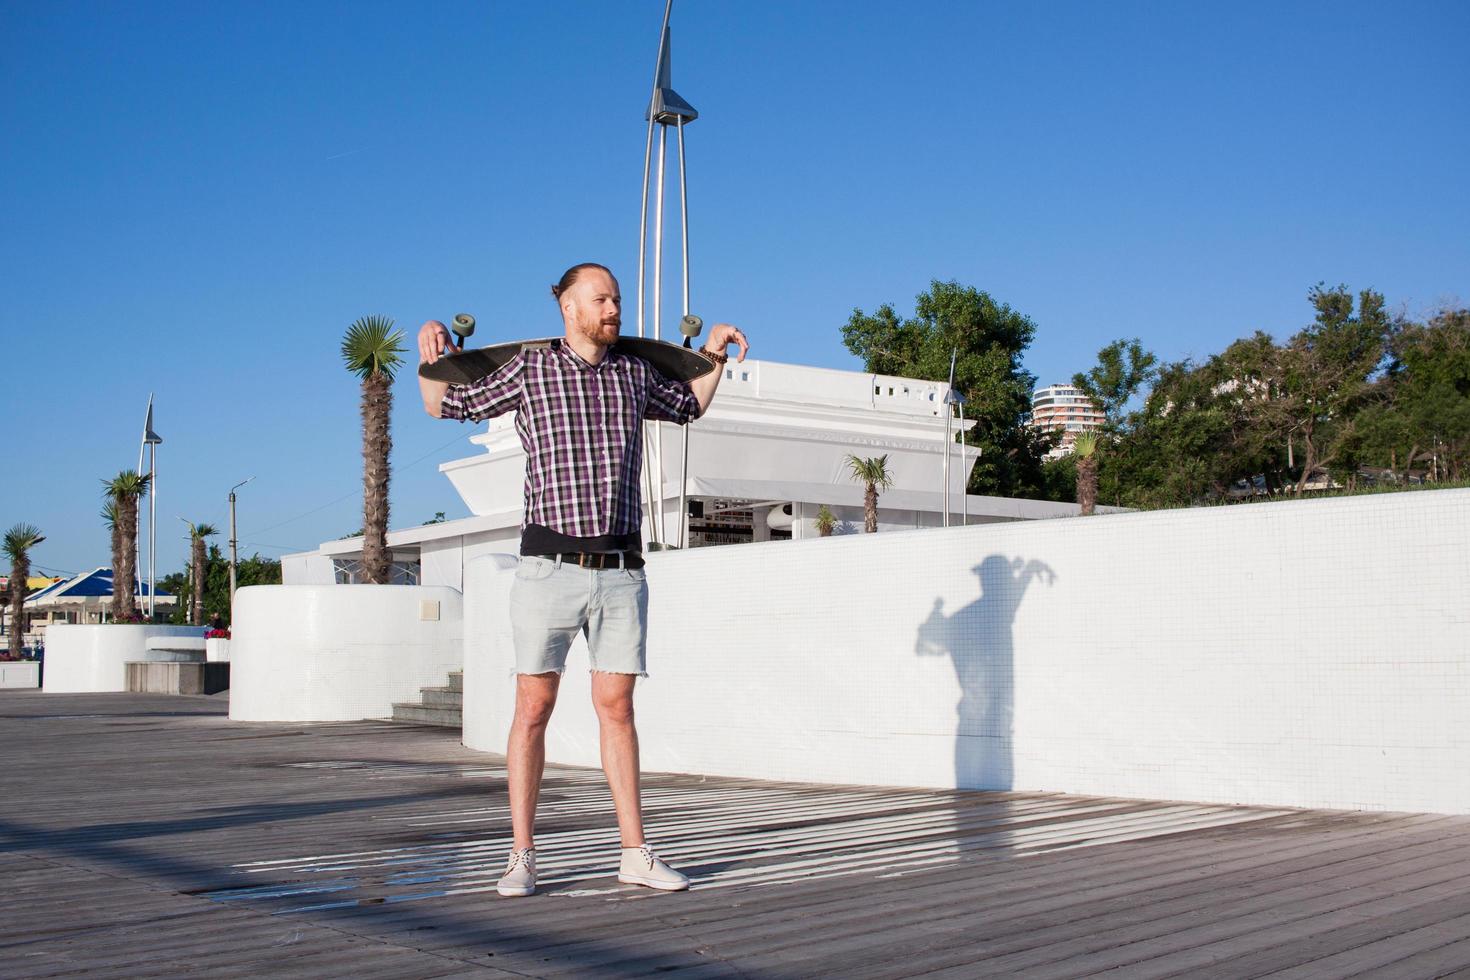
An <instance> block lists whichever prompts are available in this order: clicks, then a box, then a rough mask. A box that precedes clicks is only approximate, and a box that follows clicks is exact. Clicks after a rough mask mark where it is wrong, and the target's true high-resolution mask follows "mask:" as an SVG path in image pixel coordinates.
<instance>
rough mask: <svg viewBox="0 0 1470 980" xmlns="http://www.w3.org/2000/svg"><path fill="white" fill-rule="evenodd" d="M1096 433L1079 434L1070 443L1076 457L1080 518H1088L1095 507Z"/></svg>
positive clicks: (1097, 441)
mask: <svg viewBox="0 0 1470 980" xmlns="http://www.w3.org/2000/svg"><path fill="white" fill-rule="evenodd" d="M1098 443H1099V440H1098V433H1096V432H1080V433H1078V434H1077V440H1076V441H1075V442H1073V443H1072V451H1073V453H1074V454H1075V455H1076V456H1077V504H1078V506H1079V507H1080V508H1081V511H1080V516H1082V517H1087V516H1089V515H1090V514H1091V513H1092V511H1093V508H1095V507H1096V506H1097V447H1098Z"/></svg>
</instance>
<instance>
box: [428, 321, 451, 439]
mask: <svg viewBox="0 0 1470 980" xmlns="http://www.w3.org/2000/svg"><path fill="white" fill-rule="evenodd" d="M455 353H458V348H456V347H455V346H454V345H453V344H452V343H450V342H449V328H448V327H446V326H444V324H442V323H440V322H439V321H438V320H430V321H429V322H428V323H426V324H424V325H423V326H422V327H419V363H421V364H433V363H434V362H435V361H437V360H439V356H440V355H441V354H455ZM448 390H449V385H448V384H446V383H445V382H443V381H430V380H429V379H428V378H425V377H423V376H420V377H419V393H420V394H421V395H423V397H424V411H426V412H428V413H429V414H430V415H431V416H433V417H434V418H436V419H437V418H439V417H440V415H439V407H440V404H441V403H442V402H443V401H444V393H445V392H446V391H448Z"/></svg>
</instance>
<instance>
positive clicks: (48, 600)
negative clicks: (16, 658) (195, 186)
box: [26, 568, 173, 606]
mask: <svg viewBox="0 0 1470 980" xmlns="http://www.w3.org/2000/svg"><path fill="white" fill-rule="evenodd" d="M133 594H134V595H137V596H143V597H147V595H148V583H147V582H144V583H142V585H141V587H140V588H137V589H135V590H134V592H133ZM111 597H112V569H110V568H95V569H93V570H92V571H90V572H83V573H82V574H81V575H77V576H74V577H72V578H69V579H66V580H65V581H62V582H55V583H53V584H51V585H48V586H46V588H44V589H41V590H39V591H36V592H32V593H31V594H30V595H28V596H26V605H28V606H29V605H31V604H32V603H37V604H41V601H42V600H45V604H46V605H50V604H52V603H56V602H63V601H65V600H67V599H81V600H85V599H104V598H111ZM154 598H158V599H172V598H173V595H172V594H171V593H168V592H164V591H163V590H162V589H160V590H159V591H158V593H157V595H155V597H154Z"/></svg>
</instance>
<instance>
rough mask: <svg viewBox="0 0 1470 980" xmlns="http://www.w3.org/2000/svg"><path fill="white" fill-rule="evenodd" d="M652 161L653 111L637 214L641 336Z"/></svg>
mask: <svg viewBox="0 0 1470 980" xmlns="http://www.w3.org/2000/svg"><path fill="white" fill-rule="evenodd" d="M652 161H653V112H652V111H651V103H650V111H649V113H648V143H647V144H646V145H645V146H644V147H643V208H642V213H641V214H639V216H638V336H639V337H642V336H643V288H644V285H645V282H644V280H646V279H647V278H648V172H649V165H650V164H651V163H652Z"/></svg>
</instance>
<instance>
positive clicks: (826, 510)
mask: <svg viewBox="0 0 1470 980" xmlns="http://www.w3.org/2000/svg"><path fill="white" fill-rule="evenodd" d="M812 523H813V524H814V525H816V528H817V535H818V536H819V537H823V538H830V537H831V536H832V529H833V528H835V527H836V526H837V515H836V514H834V513H832V508H831V507H828V506H827V505H826V504H823V505H822V506H821V507H820V508H818V510H817V519H816V520H815V521H813V522H812Z"/></svg>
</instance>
